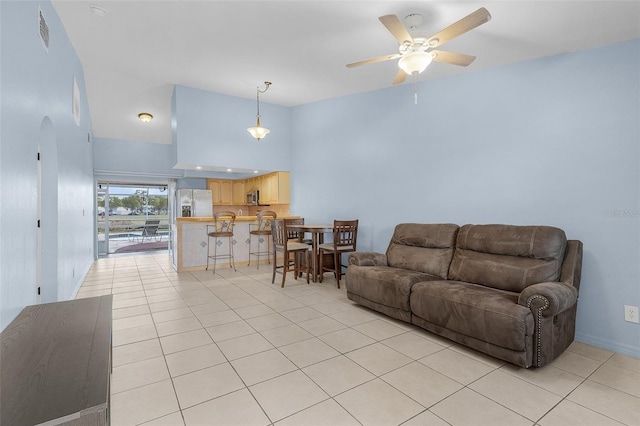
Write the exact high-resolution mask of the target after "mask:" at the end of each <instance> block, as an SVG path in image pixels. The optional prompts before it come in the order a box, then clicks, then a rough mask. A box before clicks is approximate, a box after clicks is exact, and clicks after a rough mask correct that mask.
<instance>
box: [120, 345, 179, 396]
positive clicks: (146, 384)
mask: <svg viewBox="0 0 640 426" xmlns="http://www.w3.org/2000/svg"><path fill="white" fill-rule="evenodd" d="M155 358H165V357H164V355H160V356H157V357H153V358H147V359H144V360H140V361H136V362H130V363H128V364H123V365H120V366H118V367H114V368H120V367H123V366H125V365H131V364H136V363H138V362H143V361H149V360H151V359H155ZM164 362H165V367H166V369H167V377H164V378H161V379H156V380H153V381H151V382H147V383H144V384H142V385H139V386H134V387H132V388H128V389H124V390H121V391H119V392H113V387H111V386H110V387H109V393H110V394H111V396H113V395H118V394H121V393H124V392H128V391H132V390H134V389H140V388H143V387H145V386H149V385H153V384H155V383H160V382H164V381H165V380H169V379H171V373H170V372H169V366H168V365H167V363H166V362H167V361H166V359H165V360H164ZM112 374H113V373H112Z"/></svg>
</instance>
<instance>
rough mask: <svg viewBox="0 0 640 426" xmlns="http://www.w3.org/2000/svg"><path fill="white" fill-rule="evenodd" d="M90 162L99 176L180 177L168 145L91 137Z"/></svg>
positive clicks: (180, 172) (170, 146) (173, 154)
mask: <svg viewBox="0 0 640 426" xmlns="http://www.w3.org/2000/svg"><path fill="white" fill-rule="evenodd" d="M93 162H94V169H95V171H96V173H99V174H119V173H121V174H125V175H126V174H135V175H137V176H168V177H171V176H174V177H180V176H182V171H181V170H174V169H173V166H175V164H176V159H175V150H174V148H173V146H172V145H169V144H160V143H151V142H132V141H123V140H117V139H105V138H94V140H93Z"/></svg>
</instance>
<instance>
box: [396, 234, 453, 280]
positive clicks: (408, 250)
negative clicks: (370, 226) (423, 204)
mask: <svg viewBox="0 0 640 426" xmlns="http://www.w3.org/2000/svg"><path fill="white" fill-rule="evenodd" d="M458 229H459V226H458V225H455V224H452V223H444V224H419V223H401V224H399V225H397V226H396V229H395V231H394V233H393V237H392V238H391V242H390V243H389V247H388V248H387V253H386V254H387V264H388V265H389V266H393V267H395V268H402V269H410V270H412V271H419V272H425V273H427V274H431V275H435V276H437V277H440V278H442V279H446V278H447V272H448V271H449V264H450V263H451V258H452V256H453V251H454V248H455V242H456V234H457V232H458Z"/></svg>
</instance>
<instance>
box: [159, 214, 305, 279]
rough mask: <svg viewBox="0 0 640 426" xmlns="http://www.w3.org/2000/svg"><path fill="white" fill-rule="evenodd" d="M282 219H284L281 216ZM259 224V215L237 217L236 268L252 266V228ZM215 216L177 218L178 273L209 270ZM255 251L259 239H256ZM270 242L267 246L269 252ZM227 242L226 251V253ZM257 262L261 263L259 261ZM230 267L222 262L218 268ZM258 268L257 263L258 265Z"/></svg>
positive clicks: (175, 261)
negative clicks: (210, 228) (210, 233)
mask: <svg viewBox="0 0 640 426" xmlns="http://www.w3.org/2000/svg"><path fill="white" fill-rule="evenodd" d="M298 217H299V216H285V217H284V218H298ZM278 219H282V218H281V217H278ZM252 223H257V217H256V216H236V221H235V225H234V228H233V244H234V246H233V255H234V258H235V264H236V266H240V265H246V264H248V263H249V242H250V238H249V225H250V224H252ZM213 224H214V222H213V217H182V218H177V219H176V223H175V225H173V227H172V228H173V229H172V232H173V242H174V244H173V267H174V268H175V269H176V271H178V272H183V271H203V270H205V269H206V267H207V247H208V246H209V242H208V237H207V225H213ZM253 244H254V248H253V251H255V249H256V244H257V239H256V238H255V237H254V241H253ZM264 244H266V241H265V242H264V243H263V246H262V247H264V248H265V249H266V246H264ZM226 249H227V247H226V241H225V244H224V248H222V249H221V250H223V251H224V252H226ZM252 261H253V262H257V261H256V259H255V258H253V259H252ZM266 262H267V259H266V258H265V259H263V258H261V259H260V263H266ZM225 266H226V267H228V266H229V263H226V264H225V263H218V265H217V267H216V268H219V267H225ZM256 266H257V263H256Z"/></svg>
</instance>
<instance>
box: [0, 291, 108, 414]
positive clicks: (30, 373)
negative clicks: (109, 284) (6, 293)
mask: <svg viewBox="0 0 640 426" xmlns="http://www.w3.org/2000/svg"><path fill="white" fill-rule="evenodd" d="M111 305H112V296H111V295H108V296H100V297H91V298H87V299H78V300H71V301H67V302H57V303H47V304H43V305H34V306H27V307H26V308H24V309H23V310H22V312H20V314H19V315H18V316H17V317H16V318H15V319H14V320H13V321H12V322H11V324H9V325H8V326H7V328H6V329H5V330H4V331H3V332H2V334H0V407H1V408H0V425H7V426H8V425H25V426H26V425H38V424H42V423H46V424H47V425H59V424H66V425H108V424H109V391H110V390H109V379H110V374H111Z"/></svg>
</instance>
